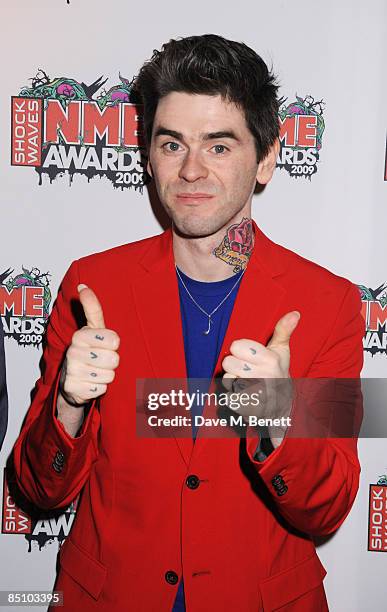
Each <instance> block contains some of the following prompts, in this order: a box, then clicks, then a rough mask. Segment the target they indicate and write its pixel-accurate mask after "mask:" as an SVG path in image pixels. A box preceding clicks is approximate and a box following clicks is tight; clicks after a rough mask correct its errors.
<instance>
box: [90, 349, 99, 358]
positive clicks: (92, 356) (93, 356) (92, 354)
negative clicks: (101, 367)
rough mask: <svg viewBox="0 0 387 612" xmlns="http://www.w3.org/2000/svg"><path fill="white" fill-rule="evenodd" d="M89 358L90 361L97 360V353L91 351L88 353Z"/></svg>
mask: <svg viewBox="0 0 387 612" xmlns="http://www.w3.org/2000/svg"><path fill="white" fill-rule="evenodd" d="M90 357H91V358H92V359H97V357H98V355H97V353H93V351H91V352H90Z"/></svg>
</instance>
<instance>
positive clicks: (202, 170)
mask: <svg viewBox="0 0 387 612" xmlns="http://www.w3.org/2000/svg"><path fill="white" fill-rule="evenodd" d="M207 176H208V169H207V167H206V165H205V164H204V163H203V160H202V159H201V157H200V152H195V151H188V152H187V154H186V155H185V156H184V160H183V163H182V165H181V167H180V170H179V178H181V179H183V180H185V181H187V182H188V183H193V182H195V181H197V180H198V179H201V178H207Z"/></svg>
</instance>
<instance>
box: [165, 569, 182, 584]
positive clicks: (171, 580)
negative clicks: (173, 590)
mask: <svg viewBox="0 0 387 612" xmlns="http://www.w3.org/2000/svg"><path fill="white" fill-rule="evenodd" d="M165 580H166V581H167V582H168V584H177V583H178V581H179V576H178V575H177V574H176V572H173V571H172V570H169V571H168V572H165Z"/></svg>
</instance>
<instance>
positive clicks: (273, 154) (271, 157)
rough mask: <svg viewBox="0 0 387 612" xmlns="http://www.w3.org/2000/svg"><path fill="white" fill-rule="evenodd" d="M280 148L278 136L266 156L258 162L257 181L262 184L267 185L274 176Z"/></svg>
mask: <svg viewBox="0 0 387 612" xmlns="http://www.w3.org/2000/svg"><path fill="white" fill-rule="evenodd" d="M279 150H280V142H279V139H278V138H276V139H275V141H274V143H273V144H272V145H271V147H270V149H269V152H268V154H267V155H266V157H264V158H263V159H261V161H260V162H259V164H258V170H257V181H258V183H259V184H260V185H266V183H268V182H269V181H270V179H271V177H272V176H273V172H274V170H275V167H276V163H277V157H278V153H279Z"/></svg>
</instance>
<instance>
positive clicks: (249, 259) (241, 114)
mask: <svg viewBox="0 0 387 612" xmlns="http://www.w3.org/2000/svg"><path fill="white" fill-rule="evenodd" d="M136 87H137V91H138V92H140V94H141V96H142V97H143V103H144V125H145V132H146V136H147V143H148V148H149V163H148V171H149V173H150V174H151V176H152V177H153V179H154V181H155V184H156V187H157V191H158V195H159V197H160V200H161V202H162V204H163V206H164V207H165V210H166V211H167V212H168V214H169V216H170V217H171V221H172V227H171V229H168V230H167V231H166V232H164V233H163V234H161V235H160V236H156V237H152V238H149V239H146V240H141V241H139V242H135V243H132V244H128V245H124V246H121V247H118V248H115V249H111V250H109V251H106V252H104V253H100V254H96V255H92V256H89V257H85V258H82V259H81V260H79V261H76V262H74V263H73V264H72V265H71V266H70V268H69V270H68V272H67V274H66V276H65V278H64V279H63V283H62V286H61V290H60V292H59V295H58V298H57V302H56V305H55V307H54V309H53V312H52V315H51V319H50V324H49V327H48V330H47V348H46V350H45V354H44V363H45V370H44V375H43V377H42V378H41V379H40V380H39V381H38V383H37V386H38V389H37V394H36V397H35V399H34V402H33V404H32V406H31V408H30V411H29V414H28V416H27V419H26V423H25V425H24V427H23V430H22V432H21V434H20V436H19V438H18V440H17V442H16V444H15V449H14V459H15V468H16V473H17V479H18V482H19V485H20V487H21V489H22V490H23V491H24V493H25V494H26V495H27V496H28V497H29V498H30V499H32V500H33V501H34V502H35V503H36V504H37V505H39V506H41V507H44V508H61V507H64V506H66V505H67V504H69V503H70V502H71V500H73V499H74V497H75V496H76V495H77V494H78V493H79V492H80V491H81V490H82V489H83V492H82V496H81V501H80V504H79V509H78V512H77V517H76V520H75V523H74V526H73V529H72V531H71V534H70V536H69V537H68V538H67V540H66V542H65V544H64V545H63V547H62V549H61V552H60V565H61V570H60V573H59V577H58V581H57V584H56V588H57V589H58V590H61V591H63V593H64V610H65V611H67V610H68V611H70V610H71V611H74V610H82V611H86V612H87V611H89V610H90V611H91V610H101V611H102V610H103V611H105V610H106V611H109V612H110V611H112V610H117V611H121V610H136V611H154V610H157V611H161V612H162V611H164V610H165V611H170V610H172V609H174V610H181V609H184V608H185V609H186V610H187V611H188V612H201V611H210V610H211V611H221V610H222V611H223V610H230V611H231V610H232V611H234V610H238V612H250V611H253V610H254V611H255V610H265V611H267V610H277V609H281V610H284V611H286V612H291V611H297V612H304V611H310V612H312V611H313V612H316V611H317V610H327V603H326V598H325V594H324V589H323V585H322V580H323V577H324V575H325V570H324V568H323V567H322V565H321V563H320V561H319V559H318V557H317V555H316V553H315V548H314V545H313V543H312V540H311V537H310V536H312V535H321V534H328V533H331V532H333V531H334V530H335V529H337V527H338V526H339V525H340V524H341V523H342V521H343V520H344V518H345V517H346V515H347V514H348V512H349V510H350V508H351V505H352V503H353V501H354V498H355V495H356V491H357V487H358V477H359V464H358V459H357V453H356V441H355V440H352V439H345V440H344V439H318V438H316V439H303V440H297V439H292V438H291V437H290V436H288V435H285V430H284V429H282V430H281V429H276V430H273V431H271V443H269V444H268V443H266V445H265V444H263V443H262V444H261V442H262V440H261V439H260V436H259V435H258V433H257V432H255V431H253V430H251V429H249V433H248V435H247V438H246V439H239V438H237V437H231V438H228V439H226V438H224V439H221V438H219V439H208V438H206V437H205V436H201V435H200V432H199V433H197V432H193V433H194V437H193V438H188V437H185V438H178V437H177V436H176V437H172V438H169V439H168V438H167V439H165V438H160V437H157V436H155V437H154V438H153V439H144V438H141V437H137V436H136V379H144V378H145V379H151V378H158V379H163V378H184V377H186V376H188V377H190V378H211V377H212V376H216V377H222V376H223V377H224V380H225V383H226V384H228V385H229V383H230V379H231V381H233V380H234V381H235V379H236V381H237V382H238V378H242V377H246V376H247V377H248V378H255V379H265V378H266V379H271V380H274V379H275V380H278V379H287V378H292V379H296V378H298V377H310V378H319V377H334V376H337V377H348V378H350V377H353V378H356V377H358V376H359V373H360V370H361V367H362V343H361V337H362V334H363V321H362V318H361V315H360V298H359V293H358V291H357V288H356V287H355V286H354V285H352V284H351V283H350V282H349V281H347V280H345V279H343V278H340V277H337V276H335V275H334V274H332V273H330V272H328V271H327V270H325V269H323V268H321V267H319V266H317V265H316V264H313V263H311V262H308V261H306V260H305V259H303V258H301V257H300V256H298V255H296V254H295V253H292V252H291V251H289V250H287V249H285V248H283V247H280V246H278V245H276V244H274V243H273V242H272V241H270V240H269V239H268V238H267V237H266V236H265V235H264V233H263V232H262V231H261V230H260V229H259V228H258V226H257V225H256V224H255V223H254V222H253V221H252V220H251V201H252V196H253V193H254V189H255V186H256V182H258V183H259V184H261V185H264V184H266V183H268V182H269V181H270V179H271V177H272V174H273V171H274V168H275V165H276V158H277V153H278V148H279V141H278V116H277V113H278V99H277V86H276V84H275V80H274V77H273V76H272V75H271V74H270V73H269V72H268V70H267V67H266V65H265V63H264V62H263V60H262V59H261V58H260V57H259V56H257V55H256V53H255V52H254V51H253V50H252V49H250V48H248V47H247V46H245V45H244V44H241V43H236V42H233V41H227V40H225V39H223V38H221V37H219V36H215V35H204V36H193V37H188V38H184V39H181V40H171V41H170V42H169V43H168V44H166V45H164V46H163V49H162V51H161V52H154V55H153V57H152V58H151V60H150V61H149V62H147V63H146V64H145V65H144V66H143V67H142V69H141V71H140V73H139V76H138V78H137V81H136ZM105 271H106V273H109V277H110V279H111V280H112V282H110V283H109V285H106V283H104V282H102V281H101V279H102V278H105V274H104V272H105ZM122 279H125V280H124V282H122ZM97 296H98V297H97ZM266 296H267V297H266ZM79 301H80V302H81V305H82V308H83V311H84V315H85V319H86V325H85V326H83V327H81V328H79V327H80V323H79V320H78V319H77V318H76V315H75V314H74V313H75V312H76V308H75V307H76V306H77V305H78V306H79ZM96 398H98V401H97V400H96ZM201 408H203V407H201ZM198 410H199V412H200V406H199V407H198ZM195 435H196V438H195ZM194 438H195V441H194Z"/></svg>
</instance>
